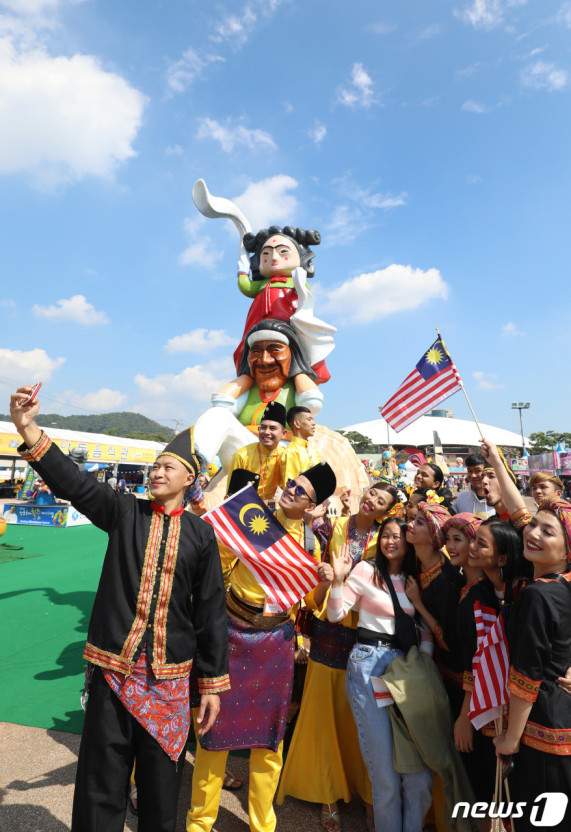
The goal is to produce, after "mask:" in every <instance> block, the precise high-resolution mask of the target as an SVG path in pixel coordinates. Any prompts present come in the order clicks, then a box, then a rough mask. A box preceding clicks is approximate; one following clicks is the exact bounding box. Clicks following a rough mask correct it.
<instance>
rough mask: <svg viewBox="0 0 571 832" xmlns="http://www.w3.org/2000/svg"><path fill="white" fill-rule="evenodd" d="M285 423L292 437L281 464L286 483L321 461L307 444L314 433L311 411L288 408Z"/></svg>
mask: <svg viewBox="0 0 571 832" xmlns="http://www.w3.org/2000/svg"><path fill="white" fill-rule="evenodd" d="M287 423H288V425H289V427H290V430H291V432H292V434H293V437H292V440H291V442H290V443H289V445H288V446H287V448H286V449H285V450H284V453H283V463H282V464H283V466H284V472H285V479H286V481H287V480H294V479H295V478H296V477H297V475H298V474H299V472H300V471H305V470H306V468H310V467H311V466H312V465H316V464H317V463H318V462H320V461H321V457H320V456H319V452H318V451H317V450H316V449H315V448H312V447H311V446H310V444H309V442H308V440H309V439H311V437H312V436H313V435H314V433H315V419H314V418H313V414H312V412H311V410H310V409H309V408H308V407H302V406H301V405H298V406H296V407H290V409H289V410H288V412H287Z"/></svg>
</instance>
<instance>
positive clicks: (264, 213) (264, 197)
mask: <svg viewBox="0 0 571 832" xmlns="http://www.w3.org/2000/svg"><path fill="white" fill-rule="evenodd" d="M297 186H298V183H297V181H296V180H295V179H294V178H293V177H292V176H287V175H286V174H283V173H282V174H278V175H277V176H271V177H269V178H268V179H261V180H260V181H259V182H251V183H250V184H249V185H248V187H247V188H246V190H245V191H244V192H243V193H242V194H240V196H237V197H234V199H233V201H234V202H235V203H236V205H238V207H239V208H241V210H242V211H243V212H244V214H245V215H246V217H247V218H248V219H249V221H250V222H251V224H252V228H253V229H254V231H255V230H256V229H259V228H263V227H264V226H266V225H268V224H270V223H275V222H291V221H292V217H294V215H295V213H296V211H297V207H298V202H297V199H296V198H295V196H294V194H292V193H291V191H293V190H295V189H296V188H297Z"/></svg>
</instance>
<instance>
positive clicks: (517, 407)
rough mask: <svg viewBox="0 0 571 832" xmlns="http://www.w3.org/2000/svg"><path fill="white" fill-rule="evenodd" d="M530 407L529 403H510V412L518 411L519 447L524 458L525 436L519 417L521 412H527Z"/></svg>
mask: <svg viewBox="0 0 571 832" xmlns="http://www.w3.org/2000/svg"><path fill="white" fill-rule="evenodd" d="M530 407H531V405H530V403H529V402H512V410H519V426H520V428H521V447H522V449H523V450H522V454H523V455H524V456H525V436H524V435H523V417H522V415H521V411H522V410H528V408H530Z"/></svg>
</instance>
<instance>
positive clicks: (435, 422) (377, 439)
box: [342, 416, 529, 451]
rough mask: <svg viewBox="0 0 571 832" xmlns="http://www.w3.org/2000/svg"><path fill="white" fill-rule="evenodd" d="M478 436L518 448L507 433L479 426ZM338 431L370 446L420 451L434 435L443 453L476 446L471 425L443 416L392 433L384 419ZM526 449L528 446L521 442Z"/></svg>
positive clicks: (475, 430) (477, 441)
mask: <svg viewBox="0 0 571 832" xmlns="http://www.w3.org/2000/svg"><path fill="white" fill-rule="evenodd" d="M480 427H481V429H482V433H483V434H484V437H485V438H486V439H489V440H490V441H491V442H493V443H494V444H496V445H509V446H512V447H516V448H521V435H520V434H519V433H514V431H511V430H505V429H504V428H497V427H494V425H486V424H483V423H482V422H480ZM342 430H345V431H350V430H354V431H357V432H358V433H362V434H363V436H368V437H369V438H370V440H371V442H372V443H373V445H412V446H414V447H416V448H424V447H427V446H429V445H433V444H434V435H433V434H434V431H436V432H437V433H438V436H439V437H440V441H441V442H442V445H443V447H444V450H445V451H446V446H453V447H473V448H478V447H479V446H480V439H481V436H480V433H479V431H478V428H477V427H476V424H475V422H473V421H470V420H468V419H452V418H449V417H445V416H421V417H420V419H417V420H416V422H413V423H412V424H411V425H408V427H406V428H404V430H401V431H400V433H396V432H395V431H394V430H393V429H392V428H391V427H388V425H387V423H386V422H385V420H384V419H381V418H379V419H372V420H371V421H369V422H358V423H357V424H354V425H347V426H346V427H344V428H342ZM525 443H526V446H527V445H528V444H529V442H528V439H527V438H526V440H525Z"/></svg>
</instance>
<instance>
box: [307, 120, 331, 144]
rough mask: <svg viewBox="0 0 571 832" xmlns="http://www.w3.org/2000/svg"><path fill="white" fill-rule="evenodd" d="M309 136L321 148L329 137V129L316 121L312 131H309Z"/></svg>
mask: <svg viewBox="0 0 571 832" xmlns="http://www.w3.org/2000/svg"><path fill="white" fill-rule="evenodd" d="M308 135H309V138H310V139H311V141H312V142H314V143H315V144H316V145H318V146H319V145H320V144H321V142H322V141H323V139H324V138H325V136H326V135H327V127H326V126H325V125H324V124H321V123H320V122H319V121H316V122H315V124H314V126H313V127H312V128H311V130H309V131H308Z"/></svg>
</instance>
